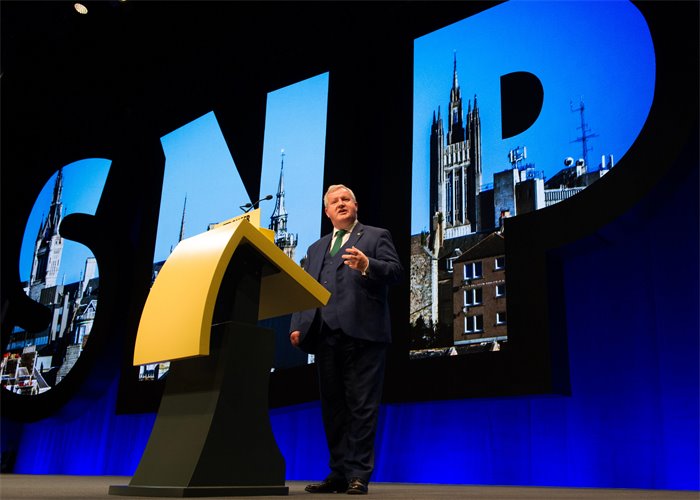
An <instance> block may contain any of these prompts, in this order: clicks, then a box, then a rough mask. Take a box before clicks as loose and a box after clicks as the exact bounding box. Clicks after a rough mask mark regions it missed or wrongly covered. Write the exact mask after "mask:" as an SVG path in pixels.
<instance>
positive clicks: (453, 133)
mask: <svg viewBox="0 0 700 500" xmlns="http://www.w3.org/2000/svg"><path fill="white" fill-rule="evenodd" d="M453 64H454V67H453V72H452V89H451V90H450V118H449V121H448V133H447V144H457V143H458V142H463V141H464V140H465V139H466V137H465V134H464V122H463V114H464V113H463V111H462V90H461V89H460V88H459V81H458V80H457V51H455V52H454V62H453Z"/></svg>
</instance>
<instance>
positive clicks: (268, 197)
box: [263, 194, 272, 200]
mask: <svg viewBox="0 0 700 500" xmlns="http://www.w3.org/2000/svg"><path fill="white" fill-rule="evenodd" d="M271 199H272V195H271V194H268V195H267V196H265V198H263V200H271Z"/></svg>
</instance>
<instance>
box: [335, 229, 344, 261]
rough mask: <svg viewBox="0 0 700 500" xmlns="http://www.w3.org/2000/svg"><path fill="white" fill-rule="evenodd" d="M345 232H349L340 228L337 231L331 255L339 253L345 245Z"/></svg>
mask: <svg viewBox="0 0 700 500" xmlns="http://www.w3.org/2000/svg"><path fill="white" fill-rule="evenodd" d="M345 233H347V231H346V230H345V229H338V232H337V233H335V241H334V242H333V248H331V257H333V256H334V255H335V254H337V253H338V250H340V247H341V246H343V236H345Z"/></svg>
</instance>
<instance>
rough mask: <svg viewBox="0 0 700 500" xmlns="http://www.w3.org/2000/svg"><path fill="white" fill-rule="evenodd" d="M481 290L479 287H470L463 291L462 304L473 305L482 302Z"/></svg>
mask: <svg viewBox="0 0 700 500" xmlns="http://www.w3.org/2000/svg"><path fill="white" fill-rule="evenodd" d="M483 295H484V294H483V292H482V290H481V288H471V289H469V290H465V291H464V305H465V306H475V305H478V304H482V303H483Z"/></svg>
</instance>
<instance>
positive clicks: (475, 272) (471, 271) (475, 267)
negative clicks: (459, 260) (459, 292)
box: [464, 261, 482, 280]
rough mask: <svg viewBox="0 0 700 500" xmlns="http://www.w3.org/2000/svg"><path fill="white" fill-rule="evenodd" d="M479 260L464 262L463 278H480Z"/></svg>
mask: <svg viewBox="0 0 700 500" xmlns="http://www.w3.org/2000/svg"><path fill="white" fill-rule="evenodd" d="M481 276H482V271H481V261H477V262H467V263H466V264H464V279H465V280H472V279H476V278H481Z"/></svg>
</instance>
